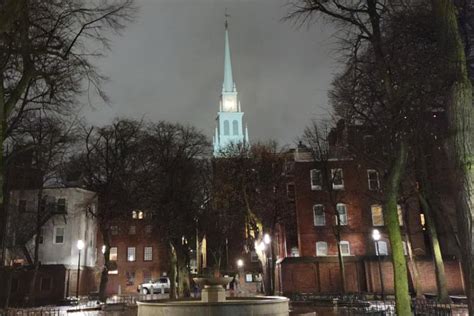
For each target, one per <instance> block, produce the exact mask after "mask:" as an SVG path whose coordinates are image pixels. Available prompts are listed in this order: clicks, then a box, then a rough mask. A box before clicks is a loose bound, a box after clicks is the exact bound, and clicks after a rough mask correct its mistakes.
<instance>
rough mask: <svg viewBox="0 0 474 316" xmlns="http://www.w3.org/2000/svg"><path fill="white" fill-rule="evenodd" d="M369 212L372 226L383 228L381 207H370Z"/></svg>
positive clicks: (376, 205)
mask: <svg viewBox="0 0 474 316" xmlns="http://www.w3.org/2000/svg"><path fill="white" fill-rule="evenodd" d="M370 212H371V213H372V225H374V226H383V225H384V221H383V210H382V206H381V205H378V204H375V205H371V206H370Z"/></svg>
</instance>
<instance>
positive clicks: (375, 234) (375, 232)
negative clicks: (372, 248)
mask: <svg viewBox="0 0 474 316" xmlns="http://www.w3.org/2000/svg"><path fill="white" fill-rule="evenodd" d="M372 239H373V240H375V241H379V240H380V232H379V230H378V229H374V230H373V231H372Z"/></svg>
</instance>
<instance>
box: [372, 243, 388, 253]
mask: <svg viewBox="0 0 474 316" xmlns="http://www.w3.org/2000/svg"><path fill="white" fill-rule="evenodd" d="M375 254H376V255H377V256H388V248H387V242H386V241H383V240H379V241H376V242H375Z"/></svg>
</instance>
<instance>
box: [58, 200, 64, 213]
mask: <svg viewBox="0 0 474 316" xmlns="http://www.w3.org/2000/svg"><path fill="white" fill-rule="evenodd" d="M56 212H58V213H59V214H66V199H58V200H57V202H56Z"/></svg>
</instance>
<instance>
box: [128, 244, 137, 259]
mask: <svg viewBox="0 0 474 316" xmlns="http://www.w3.org/2000/svg"><path fill="white" fill-rule="evenodd" d="M136 259H137V257H136V248H135V247H128V248H127V261H129V262H133V261H135V260H136Z"/></svg>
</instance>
